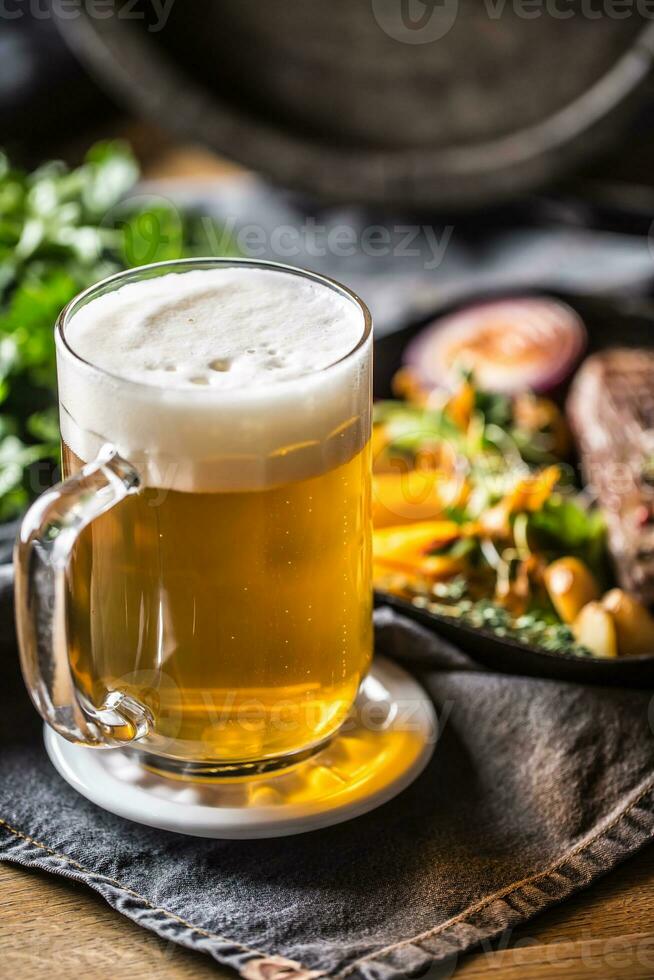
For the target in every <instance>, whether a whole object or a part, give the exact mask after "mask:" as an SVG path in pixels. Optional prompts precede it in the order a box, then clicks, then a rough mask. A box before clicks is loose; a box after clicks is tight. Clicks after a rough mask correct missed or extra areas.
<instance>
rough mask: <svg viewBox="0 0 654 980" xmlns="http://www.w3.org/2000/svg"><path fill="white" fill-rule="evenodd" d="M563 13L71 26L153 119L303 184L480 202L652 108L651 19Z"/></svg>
mask: <svg viewBox="0 0 654 980" xmlns="http://www.w3.org/2000/svg"><path fill="white" fill-rule="evenodd" d="M550 6H551V5H547V4H545V2H543V7H542V8H541V16H538V17H536V18H534V19H531V18H529V19H526V18H525V16H524V14H522V15H521V10H522V7H521V5H520V4H518V3H513V4H512V3H510V2H508V0H507V3H505V4H501V3H498V2H497V0H495V2H491V0H485V2H483V3H480V2H479V0H424V2H423V0H331V2H329V3H325V2H324V0H266V2H265V3H244V2H243V0H220V2H219V3H216V2H215V0H194V2H193V4H192V8H191V6H190V5H189V4H185V3H182V2H179V0H177V2H176V3H173V5H172V7H171V9H170V12H169V16H168V19H167V20H166V21H165V24H164V22H163V21H164V18H161V19H159V20H157V18H156V17H155V15H154V11H153V7H152V4H151V2H147V0H143V3H142V7H141V12H142V13H143V14H144V15H145V14H146V13H148V14H149V22H147V21H146V20H139V19H136V18H135V16H134V10H133V7H132V5H130V6H129V11H130V15H129V17H128V16H127V14H126V13H125V14H124V15H122V16H121V5H120V4H118V5H117V9H116V11H115V12H114V15H113V16H111V17H109V18H107V19H98V18H97V17H94V16H92V10H93V7H92V5H91V6H90V9H89V11H87V12H86V13H84V14H83V15H80V16H79V17H76V18H71V19H68V20H62V21H61V22H60V29H61V30H62V31H63V33H64V36H65V37H66V38H67V40H68V41H69V43H70V44H71V45H72V46H73V48H74V50H75V51H76V52H77V53H78V56H79V57H80V58H81V59H82V60H84V61H85V62H86V63H87V65H88V66H90V68H91V69H92V71H93V72H94V73H95V74H96V75H97V77H98V78H100V79H102V80H104V82H105V83H107V84H108V85H109V86H110V87H111V88H112V90H113V91H114V92H118V93H119V94H120V95H121V96H122V97H123V98H124V99H125V100H127V101H128V102H129V103H130V104H131V105H132V106H134V107H136V108H137V109H138V110H139V111H142V112H144V113H146V114H148V115H151V116H153V117H155V118H156V119H157V120H158V121H159V122H160V123H162V124H164V125H166V126H169V127H170V128H171V129H173V130H175V131H176V132H177V133H178V134H181V135H183V136H184V137H190V138H193V139H199V140H202V141H203V142H205V143H207V144H208V145H209V146H211V147H213V148H215V149H216V150H218V151H220V152H221V153H223V154H226V155H228V156H231V157H233V158H235V159H237V160H239V161H241V162H242V163H244V164H246V165H247V166H249V167H253V168H255V169H257V170H260V171H263V172H265V173H267V174H269V175H270V176H272V177H273V178H275V179H277V180H279V181H281V182H283V183H285V184H287V185H289V186H293V187H300V188H305V189H308V190H310V191H313V192H316V193H318V194H320V195H323V196H325V197H327V198H331V199H348V200H353V199H354V200H361V201H374V202H386V203H388V202H394V203H402V204H408V205H437V206H443V205H447V206H452V205H456V206H461V205H466V206H475V205H480V204H485V203H490V202H496V201H498V200H500V199H502V198H506V197H510V196H512V195H515V194H516V193H518V192H519V191H522V190H525V189H528V188H533V187H535V186H537V185H539V184H542V183H543V182H545V181H546V180H549V179H551V178H552V177H554V176H557V175H558V174H560V173H563V172H565V171H569V170H570V169H571V168H573V167H575V166H576V165H578V164H579V163H580V162H581V161H582V160H584V159H586V158H587V157H588V156H589V155H591V154H593V153H595V152H597V150H598V149H599V148H600V147H602V146H605V145H607V144H609V143H610V142H611V141H612V140H615V139H616V137H617V136H618V134H620V133H622V132H623V130H624V127H625V126H626V125H627V124H628V123H629V121H630V119H631V118H632V116H633V113H634V111H635V110H636V109H637V108H638V107H639V106H640V105H641V104H642V103H643V101H644V100H645V99H646V98H647V96H648V83H649V79H650V75H651V67H652V51H653V50H654V24H653V23H652V22H651V21H648V20H646V19H643V17H642V16H641V15H639V14H637V13H635V12H633V10H632V12H631V14H630V16H629V17H627V18H625V19H616V18H615V17H612V16H610V15H608V14H606V13H601V14H600V15H599V16H598V17H596V18H595V17H593V18H592V19H589V17H588V16H587V14H586V15H584V10H586V11H587V10H588V9H589V8H588V2H587V0H586V2H585V3H582V2H581V0H580V2H578V3H577V2H571V3H569V4H568V5H565V6H566V9H569V10H570V11H571V12H572V14H573V16H571V17H570V18H569V19H568V18H565V19H559V17H557V16H553V15H552V13H551V12H549V13H548V12H546V11H548V10H549V8H550ZM560 7H561V5H560V4H559V6H558V7H557V9H560ZM609 7H610V5H609ZM634 7H636V5H635V4H634ZM605 8H606V4H604V5H603V4H602V3H601V2H600V0H596V3H595V4H594V6H593V9H594V10H596V11H599V10H601V9H605ZM127 9H128V8H123V10H124V11H127ZM552 9H554V8H552ZM611 9H612V8H611ZM155 28H156V29H155Z"/></svg>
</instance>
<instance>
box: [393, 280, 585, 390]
mask: <svg viewBox="0 0 654 980" xmlns="http://www.w3.org/2000/svg"><path fill="white" fill-rule="evenodd" d="M586 341H587V334H586V328H585V327H584V324H583V322H582V321H581V319H580V318H579V316H578V315H577V314H576V313H575V311H574V310H572V309H570V307H569V306H566V304H565V303H561V302H559V301H558V300H552V299H548V298H546V297H542V298H538V297H536V298H532V297H523V298H518V299H505V300H493V301H491V302H488V303H479V304H476V305H474V306H468V307H465V308H464V309H462V310H459V311H458V312H456V313H452V314H451V315H450V316H446V317H441V318H440V319H438V320H435V321H434V322H433V323H432V324H430V326H428V327H426V328H425V329H424V330H423V331H422V332H421V333H420V334H419V335H418V336H417V337H416V338H415V340H413V341H412V342H411V344H409V346H408V347H407V349H406V352H405V355H404V360H405V363H406V364H407V366H409V367H410V368H411V369H412V370H413V371H414V372H415V374H416V375H417V376H418V379H419V381H420V382H421V383H422V384H423V385H425V386H426V387H427V388H437V387H446V388H453V387H455V386H456V384H457V383H458V380H459V378H460V376H461V370H471V371H473V372H474V376H475V381H476V383H477V385H478V386H479V388H481V389H482V390H484V391H496V392H503V393H506V394H515V393H517V392H520V391H526V390H528V389H529V390H531V391H536V392H544V391H549V390H550V389H552V388H555V387H556V386H557V385H558V384H560V383H561V382H562V381H563V380H564V379H565V378H567V377H568V375H569V374H570V373H571V371H572V369H573V367H574V366H575V364H576V363H577V361H578V360H579V358H580V356H581V354H582V352H583V350H584V349H585V347H586Z"/></svg>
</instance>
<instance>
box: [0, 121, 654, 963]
mask: <svg viewBox="0 0 654 980" xmlns="http://www.w3.org/2000/svg"><path fill="white" fill-rule="evenodd" d="M103 135H106V134H103ZM118 135H126V136H127V137H128V138H130V139H131V140H132V141H133V143H134V145H135V146H136V148H137V152H139V155H140V156H141V158H142V160H143V163H144V168H145V173H146V175H147V176H149V177H150V176H151V177H174V176H184V177H187V178H188V177H189V176H192V177H195V176H197V177H202V178H206V177H208V176H216V177H224V176H225V175H226V174H228V173H230V172H232V171H233V169H234V168H233V167H232V166H231V165H230V164H227V163H226V162H225V161H222V160H218V159H217V158H215V157H213V156H212V155H211V154H210V153H208V152H207V151H206V150H203V149H201V148H196V147H179V146H176V145H174V144H171V143H170V142H169V141H168V140H167V139H166V138H165V137H164V136H163V134H161V133H159V132H156V131H154V130H152V129H151V128H150V127H148V128H147V129H146V128H144V127H143V126H136V127H135V126H127V127H125V129H124V131H122V132H120V133H119V134H118ZM85 142H86V143H88V138H87V139H86V141H85ZM81 145H82V144H80V146H81ZM70 155H71V156H74V150H72V151H71V154H70ZM79 975H85V976H94V977H96V978H98V980H105V978H109V977H111V980H134V977H146V978H148V980H160V978H161V980H164V978H165V980H182V978H193V980H202V978H204V977H207V978H208V977H214V978H215V977H217V976H218V977H221V976H222V977H224V978H226V980H227V978H231V977H232V976H233V974H232V973H231V972H230V971H229V970H227V969H225V968H223V967H220V966H218V965H217V964H216V963H214V962H213V961H212V960H211V959H209V958H208V957H205V956H202V955H201V954H199V953H191V952H188V951H187V950H184V949H182V948H181V947H179V946H176V945H175V944H173V943H170V942H166V941H164V940H162V939H159V938H158V937H157V936H155V935H154V934H152V933H149V932H146V931H145V930H144V929H141V928H140V927H138V926H136V925H135V924H134V923H132V922H131V921H130V920H128V919H125V918H124V917H123V916H121V915H119V914H118V913H117V912H114V911H113V910H111V909H110V908H109V907H108V906H107V905H105V903H104V902H103V901H102V899H101V898H100V897H99V896H97V895H96V894H95V893H93V892H91V891H90V890H89V889H87V888H85V887H84V886H81V885H77V884H75V883H73V882H70V881H67V880H64V879H62V878H55V877H54V876H49V875H45V874H42V873H40V872H35V871H25V870H23V869H21V868H17V867H15V866H13V865H7V864H4V865H3V864H0V978H2V980H4V978H5V977H6V978H12V980H43V978H44V976H45V977H47V980H69V978H70V977H71V976H79ZM456 976H457V978H458V977H462V978H463V977H466V978H476V977H486V976H491V977H494V978H496V980H530V978H533V980H544V978H547V980H562V978H564V980H578V978H580V977H584V978H587V977H594V978H600V980H605V978H606V980H614V978H615V980H617V978H629V980H651V978H652V977H654V848H652V847H650V848H647V849H645V850H644V851H642V852H641V853H640V854H639V855H637V856H636V857H634V858H632V859H631V860H630V861H629V862H627V863H626V864H624V865H623V866H622V867H621V868H618V870H617V871H615V872H614V873H613V874H611V875H609V876H608V877H607V878H604V879H603V880H601V881H600V882H598V883H597V884H595V885H594V886H593V887H592V888H591V889H590V890H589V891H587V892H583V893H581V894H580V895H578V896H576V897H575V898H573V899H571V900H570V901H567V902H565V903H564V904H563V905H561V906H560V907H558V908H556V909H552V910H550V911H549V912H546V913H544V914H542V915H540V916H538V917H537V918H536V919H534V920H533V921H532V922H530V923H528V924H527V925H526V926H525V927H523V928H521V929H519V930H516V931H515V932H514V933H513V935H512V936H511V939H510V942H509V943H508V944H507V943H506V942H505V943H504V946H503V948H500V949H498V948H497V945H496V944H492V945H491V947H489V949H488V950H485V951H482V952H481V953H476V954H472V955H469V956H466V957H464V958H462V960H461V962H460V964H459V968H458V970H457V971H456Z"/></svg>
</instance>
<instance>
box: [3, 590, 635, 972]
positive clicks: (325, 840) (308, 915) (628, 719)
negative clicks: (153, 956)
mask: <svg viewBox="0 0 654 980" xmlns="http://www.w3.org/2000/svg"><path fill="white" fill-rule="evenodd" d="M9 593H10V585H9V584H7V586H5V591H4V600H3V604H2V627H3V628H2V631H1V636H2V673H1V680H2V683H1V684H0V751H1V753H2V765H1V766H0V859H3V860H7V861H15V862H17V863H19V864H22V865H25V866H30V867H36V868H41V869H44V870H46V871H50V872H53V873H56V874H62V875H65V876H67V877H71V878H75V879H77V880H79V881H82V882H85V883H86V884H87V885H89V886H90V887H91V888H93V889H95V890H96V891H98V892H99V893H100V894H101V895H102V896H103V897H104V898H105V899H106V901H107V902H108V903H109V904H110V905H111V906H113V907H114V908H116V909H117V910H118V911H119V912H122V913H123V914H124V915H126V916H128V917H129V918H131V919H133V920H134V921H136V922H137V923H139V924H140V925H142V926H144V927H145V928H147V929H151V930H153V931H154V932H156V933H158V934H159V935H160V936H163V937H165V938H167V939H170V940H174V941H175V942H177V943H180V944H182V945H184V946H188V947H191V948H193V949H196V950H198V951H201V952H204V953H207V954H209V955H211V956H213V957H215V959H216V960H218V961H219V962H221V963H224V964H227V965H230V966H232V967H234V968H235V969H236V970H238V971H239V972H240V973H241V975H242V976H243V977H245V978H246V980H282V978H283V980H293V978H294V977H297V978H300V980H301V978H302V977H306V975H307V971H309V972H311V971H316V972H317V973H318V974H323V973H324V974H327V975H329V976H339V977H350V978H352V980H358V978H366V980H391V978H396V977H401V976H406V975H407V974H408V975H412V974H414V973H415V972H421V971H423V970H424V969H425V968H426V967H427V966H428V965H429V964H430V963H433V962H438V963H440V964H441V966H442V970H443V971H444V972H443V974H442V975H450V974H451V971H452V970H453V968H454V967H455V965H456V962H457V958H458V956H459V955H460V954H461V953H462V952H463V951H465V950H468V949H471V948H473V947H474V946H475V945H478V944H479V943H480V942H481V941H483V940H485V939H488V940H490V939H491V937H497V936H500V935H505V934H506V932H507V930H510V929H512V928H513V927H514V926H515V925H517V924H518V923H520V922H522V921H524V920H525V919H527V918H529V917H530V916H532V915H534V914H535V913H536V912H538V911H540V910H541V909H544V908H546V907H547V906H549V905H552V904H553V903H556V902H559V901H561V900H562V899H564V898H566V896H568V895H570V894H571V893H572V892H574V891H576V890H578V889H579V888H583V887H585V886H586V885H588V884H590V883H591V882H592V881H593V880H594V879H595V878H597V877H598V876H599V875H601V874H603V873H605V872H606V871H608V870H609V869H610V868H612V867H613V866H614V865H615V864H617V863H618V862H619V861H621V860H623V859H624V858H626V857H627V856H628V855H630V854H633V853H634V852H635V851H636V850H637V849H638V848H640V847H642V846H643V845H644V844H645V843H647V842H648V841H649V840H650V839H651V838H652V836H653V835H654V737H653V735H652V730H651V727H650V719H651V710H650V709H651V703H650V699H651V692H649V691H632V690H620V689H611V690H608V689H603V688H592V687H582V686H578V685H574V684H565V683H559V682H554V681H547V680H534V679H527V678H521V677H512V676H506V675H499V674H493V673H490V672H488V671H484V670H481V669H478V668H476V666H475V664H474V663H473V662H472V661H470V660H469V659H468V658H467V657H466V656H464V655H463V654H460V653H459V652H457V651H455V650H453V649H452V648H451V647H449V646H448V645H447V644H445V643H443V642H442V641H440V640H438V639H437V638H436V637H435V636H433V635H431V634H429V633H427V632H425V631H423V630H422V629H421V628H420V627H417V626H415V625H412V624H410V623H407V622H406V621H402V620H400V619H398V618H397V617H395V616H394V615H393V614H391V613H390V612H389V611H388V610H380V611H378V613H377V624H376V625H377V647H378V650H379V651H380V652H383V653H385V654H386V655H389V656H392V657H395V658H396V659H397V660H399V661H401V662H403V663H404V664H405V665H406V666H408V667H409V668H410V669H412V670H414V672H415V673H416V674H417V675H418V676H419V677H420V679H421V680H422V682H423V683H424V684H425V685H426V687H427V688H428V690H429V692H430V694H431V695H432V697H433V699H434V702H435V705H436V708H437V712H438V715H439V719H440V725H441V732H440V737H439V740H438V743H437V745H436V751H435V753H434V757H433V759H432V761H431V763H430V764H429V766H428V767H427V769H426V771H425V772H424V774H423V775H422V776H421V777H420V778H419V779H418V780H417V781H416V782H415V783H414V784H413V785H412V786H411V787H410V788H409V789H407V790H405V791H404V792H403V793H402V794H401V795H400V796H399V797H397V798H396V799H395V800H393V801H391V802H390V803H387V804H386V805H385V806H383V807H380V808H379V809H378V810H376V811H375V812H373V813H370V814H368V815H366V816H363V817H359V818H358V819H356V820H353V821H351V822H349V823H346V824H342V825H340V826H337V827H333V828H330V829H327V830H321V831H316V832H313V833H309V834H304V835H301V836H297V837H288V838H281V839H277V840H269V841H215V840H200V839H197V838H191V837H183V836H180V835H176V834H172V833H166V832H161V831H156V830H152V829H149V828H147V827H141V826H139V825H137V824H134V823H130V822H128V821H125V820H122V819H120V818H118V817H115V816H113V815H111V814H109V813H105V812H104V811H102V810H100V809H99V808H98V807H96V806H94V805H93V804H92V803H89V802H88V801H87V800H85V799H84V798H82V797H81V796H79V795H78V794H77V793H76V792H75V791H74V790H73V789H71V787H69V786H68V785H67V784H66V783H65V782H64V781H63V780H62V779H61V778H60V777H59V776H58V775H57V773H56V772H55V771H54V769H53V768H52V766H51V765H50V763H49V761H48V759H47V757H46V755H45V751H44V749H43V746H42V739H41V723H40V719H39V718H38V717H37V715H36V712H35V711H34V710H33V708H32V707H31V705H30V704H29V701H28V699H27V695H26V693H25V691H24V689H23V686H22V683H21V680H20V677H19V671H18V666H17V656H16V651H15V647H14V642H13V639H12V636H11V626H10V604H9V602H8V599H9ZM288 961H292V962H290V963H289V962H288Z"/></svg>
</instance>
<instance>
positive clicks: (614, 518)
mask: <svg viewBox="0 0 654 980" xmlns="http://www.w3.org/2000/svg"><path fill="white" fill-rule="evenodd" d="M567 407H568V418H569V420H570V424H571V426H572V429H573V432H574V434H575V437H576V439H577V444H578V447H579V450H580V454H581V461H582V467H583V472H584V478H585V480H586V483H587V485H588V487H589V489H590V491H591V493H594V494H595V495H596V496H597V500H598V503H599V505H600V507H601V508H602V510H603V511H604V514H605V517H606V521H607V526H608V534H609V547H610V550H611V554H612V556H613V560H614V562H615V567H616V573H617V576H618V580H619V582H620V585H621V586H622V587H623V588H624V589H625V590H627V591H629V592H631V593H632V594H633V595H634V596H636V597H637V598H638V599H640V600H641V601H642V602H645V603H647V604H648V605H649V604H651V603H652V602H654V351H648V350H627V349H615V350H607V351H602V352H601V353H599V354H594V355H593V356H592V357H589V358H588V360H587V361H586V362H585V363H584V364H583V366H582V367H581V369H580V370H579V371H578V373H577V376H576V377H575V379H574V382H573V384H572V388H571V391H570V395H569V398H568V406H567Z"/></svg>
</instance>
